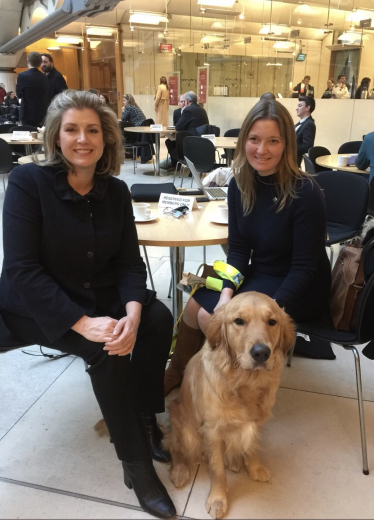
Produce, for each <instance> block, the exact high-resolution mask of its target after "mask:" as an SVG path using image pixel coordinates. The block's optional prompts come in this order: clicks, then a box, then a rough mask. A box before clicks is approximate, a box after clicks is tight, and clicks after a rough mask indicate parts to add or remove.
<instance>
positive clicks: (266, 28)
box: [259, 24, 289, 35]
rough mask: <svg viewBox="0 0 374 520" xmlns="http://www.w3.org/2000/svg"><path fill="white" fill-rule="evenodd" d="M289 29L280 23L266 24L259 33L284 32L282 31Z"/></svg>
mask: <svg viewBox="0 0 374 520" xmlns="http://www.w3.org/2000/svg"><path fill="white" fill-rule="evenodd" d="M287 31H289V29H288V27H282V26H280V25H273V24H266V25H263V26H262V27H261V29H260V30H259V34H277V35H279V34H282V32H287Z"/></svg>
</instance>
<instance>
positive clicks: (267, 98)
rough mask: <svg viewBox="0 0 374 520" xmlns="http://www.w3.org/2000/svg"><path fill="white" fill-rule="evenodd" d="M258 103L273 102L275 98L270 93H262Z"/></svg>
mask: <svg viewBox="0 0 374 520" xmlns="http://www.w3.org/2000/svg"><path fill="white" fill-rule="evenodd" d="M260 101H275V96H274V94H273V93H272V92H264V93H263V94H262V96H261V97H260Z"/></svg>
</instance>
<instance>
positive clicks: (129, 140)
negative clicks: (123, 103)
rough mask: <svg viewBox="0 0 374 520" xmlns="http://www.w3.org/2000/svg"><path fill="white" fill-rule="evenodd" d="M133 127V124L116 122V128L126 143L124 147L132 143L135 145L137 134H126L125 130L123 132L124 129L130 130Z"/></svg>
mask: <svg viewBox="0 0 374 520" xmlns="http://www.w3.org/2000/svg"><path fill="white" fill-rule="evenodd" d="M133 126H135V125H134V123H129V122H128V121H118V127H119V129H120V131H121V134H122V136H123V137H124V138H125V141H126V143H125V145H131V144H132V143H135V142H136V140H137V138H138V133H136V132H126V130H124V128H131V127H133Z"/></svg>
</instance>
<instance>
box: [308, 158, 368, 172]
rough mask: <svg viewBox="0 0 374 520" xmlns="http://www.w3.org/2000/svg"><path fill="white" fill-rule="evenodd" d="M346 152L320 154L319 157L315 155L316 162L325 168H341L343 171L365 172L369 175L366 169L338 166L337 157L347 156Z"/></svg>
mask: <svg viewBox="0 0 374 520" xmlns="http://www.w3.org/2000/svg"><path fill="white" fill-rule="evenodd" d="M347 155H350V154H347V153H340V154H333V155H321V157H317V159H316V163H317V164H318V165H319V166H325V167H326V168H332V169H333V170H341V171H344V172H352V173H366V175H369V172H368V171H367V170H359V169H358V168H356V166H354V165H353V166H339V165H338V157H347Z"/></svg>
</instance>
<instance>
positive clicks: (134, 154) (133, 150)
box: [132, 146, 137, 175]
mask: <svg viewBox="0 0 374 520" xmlns="http://www.w3.org/2000/svg"><path fill="white" fill-rule="evenodd" d="M136 154H137V148H136V146H133V147H132V164H133V165H134V175H135V164H136Z"/></svg>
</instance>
